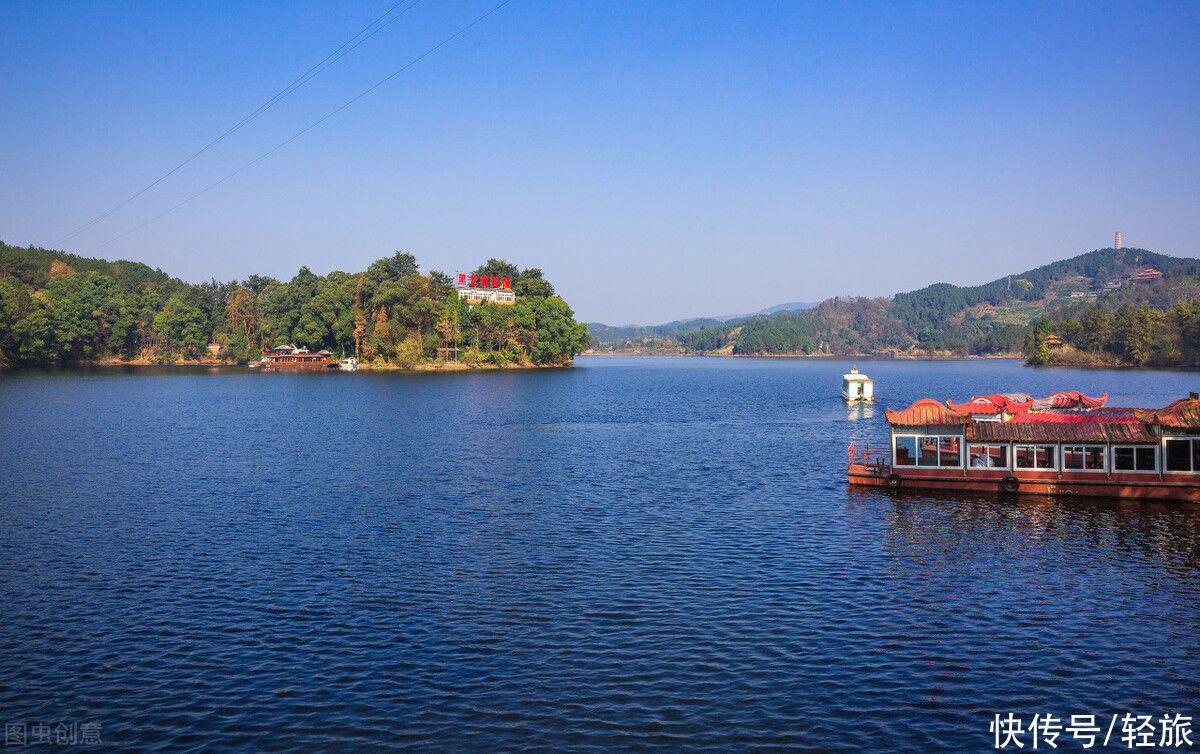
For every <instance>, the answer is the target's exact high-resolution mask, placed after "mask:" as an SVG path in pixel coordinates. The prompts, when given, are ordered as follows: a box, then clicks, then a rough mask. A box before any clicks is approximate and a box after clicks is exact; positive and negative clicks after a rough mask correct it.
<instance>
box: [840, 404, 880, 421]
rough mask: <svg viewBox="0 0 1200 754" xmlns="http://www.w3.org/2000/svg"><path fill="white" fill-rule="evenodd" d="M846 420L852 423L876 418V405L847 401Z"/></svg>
mask: <svg viewBox="0 0 1200 754" xmlns="http://www.w3.org/2000/svg"><path fill="white" fill-rule="evenodd" d="M846 418H847V419H849V420H850V421H858V420H860V419H874V418H875V404H874V403H869V402H867V401H847V402H846Z"/></svg>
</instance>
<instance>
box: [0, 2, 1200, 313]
mask: <svg viewBox="0 0 1200 754" xmlns="http://www.w3.org/2000/svg"><path fill="white" fill-rule="evenodd" d="M498 1H499V0H490V2H477V1H476V0H422V2H420V3H418V4H417V5H416V6H414V7H413V8H412V10H410V11H408V12H407V13H406V14H405V15H404V16H402V17H401V18H400V19H399V20H397V21H395V22H394V23H392V24H391V25H389V26H388V27H387V28H386V29H384V30H383V31H381V32H380V33H379V34H378V35H376V36H375V37H373V38H371V39H370V40H369V41H367V42H366V43H364V44H363V45H362V46H361V47H359V48H358V49H356V50H355V51H354V52H352V53H350V54H349V55H348V56H347V57H345V58H344V59H343V60H341V61H340V62H339V63H338V64H336V65H335V66H333V67H331V68H330V69H328V70H327V71H325V72H324V73H322V74H321V75H320V76H318V77H316V78H315V79H313V80H312V81H311V82H309V83H308V84H307V85H305V86H304V87H303V88H301V89H299V90H298V91H297V92H295V93H294V94H292V95H291V96H290V97H288V98H287V99H285V100H283V101H282V102H280V103H279V104H278V105H276V106H275V107H273V108H272V109H271V110H269V111H268V112H267V113H265V114H264V115H263V116H261V117H259V118H258V119H256V120H255V121H253V122H252V123H251V124H249V125H248V126H246V127H244V128H243V129H241V130H240V131H238V132H237V133H236V134H234V135H233V136H231V137H230V138H228V139H227V140H226V141H225V142H223V143H221V144H219V145H218V146H217V147H215V148H213V149H212V150H210V151H209V152H207V153H206V154H204V155H202V156H201V157H200V158H198V159H197V160H196V161H195V162H194V163H192V164H190V165H188V166H187V167H185V168H184V169H182V170H180V171H179V172H178V173H176V174H175V175H173V176H171V177H170V178H169V179H167V180H166V181H164V182H163V183H161V184H160V185H158V186H157V187H155V189H153V190H152V191H150V192H147V193H146V194H145V195H144V196H142V197H139V199H138V200H136V201H134V202H132V203H130V204H129V205H128V206H126V207H124V208H122V209H121V210H120V211H118V212H116V213H114V214H113V215H112V216H111V217H108V218H106V219H105V220H104V221H103V222H100V223H98V224H96V225H95V226H94V227H92V228H90V229H88V230H87V231H85V232H83V233H80V234H79V235H77V236H76V237H74V238H72V239H71V240H70V241H68V242H64V243H60V244H58V246H61V247H63V248H66V249H67V250H69V251H73V252H75V253H79V254H84V255H94V256H103V257H107V258H126V259H134V260H138V261H143V262H146V263H148V264H150V265H153V266H157V267H162V268H163V269H164V270H166V271H168V272H170V273H172V274H175V275H178V276H180V277H182V278H184V279H186V280H192V281H199V280H205V279H208V278H210V277H216V278H218V279H230V278H244V277H245V276H247V275H249V274H252V273H259V274H270V275H274V276H277V277H283V278H289V277H291V276H292V275H293V274H294V273H295V271H296V269H297V268H299V266H301V265H307V266H309V267H310V268H311V269H312V270H314V271H315V272H320V273H324V272H328V271H330V270H333V269H343V270H358V269H362V268H363V267H364V266H365V265H366V264H368V263H369V262H370V261H371V260H373V259H375V258H378V257H381V256H384V255H388V254H390V253H391V252H392V251H394V250H397V249H400V250H405V251H411V252H412V253H414V254H416V256H417V258H418V260H419V261H420V262H421V264H422V267H423V268H424V269H430V268H432V269H441V270H444V271H447V272H455V271H457V270H468V269H470V268H472V267H474V266H475V265H476V264H477V263H478V262H480V261H482V260H485V259H487V258H489V257H493V256H496V257H503V258H507V259H509V260H510V261H513V262H515V263H517V264H519V265H521V266H527V267H531V266H536V267H541V268H542V269H543V270H545V271H546V273H547V275H548V277H549V278H550V279H551V280H552V281H553V282H554V283H555V285H556V286H557V288H558V289H559V291H560V292H561V293H562V294H563V296H564V297H565V298H566V299H567V300H568V301H569V302H570V303H571V304H572V305H573V306H574V308H575V310H576V312H577V314H578V315H579V316H580V317H582V318H585V319H588V320H599V321H604V322H608V323H612V324H626V323H654V322H661V321H666V320H671V319H676V318H681V317H689V316H699V315H705V314H733V313H739V312H745V311H752V310H756V309H758V308H761V307H763V306H768V305H771V304H776V303H780V302H783V301H795V300H819V299H821V298H824V297H827V296H832V295H845V294H863V295H886V294H890V293H893V292H895V291H898V290H907V289H911V288H915V287H919V286H922V285H925V284H928V283H931V282H936V281H947V282H955V283H978V282H983V281H985V280H990V279H994V278H996V277H999V276H1001V275H1003V274H1006V273H1009V272H1016V271H1020V270H1023V269H1026V268H1029V267H1033V266H1036V265H1039V264H1043V263H1045V262H1048V261H1052V260H1054V259H1058V258H1063V257H1066V256H1071V255H1074V254H1077V253H1081V252H1084V251H1089V250H1091V249H1094V248H1100V247H1103V246H1108V245H1110V244H1111V242H1112V240H1111V239H1112V232H1113V230H1115V229H1117V228H1121V229H1122V230H1123V231H1124V237H1125V243H1126V245H1127V246H1133V245H1136V246H1141V247H1145V248H1149V249H1152V250H1155V251H1160V252H1163V253H1167V254H1173V255H1179V256H1200V138H1197V137H1200V3H1180V4H1169V3H1045V4H1022V3H994V4H989V3H941V2H938V3H839V4H828V5H826V4H820V5H817V4H813V5H807V4H800V3H753V2H752V3H745V2H720V1H705V2H701V1H699V0H697V1H695V2H656V3H644V4H643V3H628V2H613V1H610V2H598V1H592V0H581V1H580V2H569V3H562V2H550V1H549V0H513V1H512V2H511V3H509V4H508V5H506V6H505V7H504V8H503V9H501V10H500V11H499V12H498V13H496V14H495V15H494V16H492V17H490V18H488V19H487V20H486V21H485V22H483V23H482V24H480V25H479V26H477V27H475V28H473V29H472V30H470V31H469V32H468V33H466V34H465V35H463V36H462V37H460V38H458V39H457V40H455V41H454V42H453V43H451V44H449V45H447V46H446V47H444V48H443V49H441V50H440V51H439V52H437V53H436V54H434V55H432V56H430V57H428V58H427V59H425V60H423V61H422V62H420V63H419V64H417V65H416V66H414V67H413V68H412V69H410V70H408V71H407V72H405V73H403V74H401V75H400V76H397V77H396V78H395V79H393V80H392V81H390V82H389V83H388V84H386V85H384V86H382V87H380V88H379V89H378V90H376V91H375V92H373V93H372V94H371V95H369V96H367V97H365V98H363V99H362V100H360V101H359V102H357V103H356V104H355V105H353V106H352V107H350V108H348V109H346V110H345V111H343V112H341V113H340V114H338V115H336V116H335V117H333V118H331V119H329V120H328V121H326V122H325V123H323V124H322V125H320V126H318V127H317V128H315V129H313V130H312V131H310V132H309V133H307V134H305V135H304V136H302V137H300V138H299V139H297V140H296V141H294V142H292V143H291V144H289V145H288V146H286V147H284V148H283V149H280V150H279V151H278V152H276V153H274V154H273V155H271V156H270V157H268V158H267V159H265V160H263V161H262V162H261V163H259V164H257V165H255V166H253V167H251V168H250V169H248V170H246V171H245V172H243V173H241V174H240V175H238V176H237V177H235V178H234V179H232V180H230V181H228V182H227V183H225V184H223V185H221V186H220V187H218V188H216V189H214V190H213V191H211V192H209V193H207V194H205V195H203V196H201V197H200V198H198V199H196V200H194V201H192V202H190V203H188V204H187V205H185V206H184V207H182V208H180V209H178V210H176V211H175V212H172V213H171V214H169V215H167V216H165V217H163V218H161V219H157V220H155V221H154V222H152V223H150V224H148V225H146V226H145V227H142V228H140V229H138V230H136V231H134V232H132V233H129V232H128V231H130V230H131V229H132V228H135V227H137V226H139V225H141V224H142V223H145V222H146V220H148V219H150V218H152V217H154V216H156V215H157V214H159V213H161V212H162V211H163V210H165V209H167V208H169V207H171V206H173V205H175V204H176V203H178V202H179V201H180V200H182V199H184V198H186V197H188V196H190V195H192V194H193V193H195V192H196V191H198V190H199V189H201V188H203V187H205V186H207V185H208V184H210V183H212V182H213V181H215V180H217V179H218V178H221V177H222V176H224V175H226V174H228V173H229V172H230V171H232V170H234V169H236V168H238V167H240V166H242V165H243V164H245V163H246V162H249V161H250V160H252V159H254V158H255V157H257V156H259V155H260V154H262V153H263V152H265V151H266V150H268V149H270V148H271V147H273V146H275V145H276V144H278V143H279V142H280V141H281V140H283V139H285V138H287V137H288V136H291V135H292V134H293V133H295V132H296V131H297V130H299V129H301V128H303V127H304V126H306V125H308V124H309V123H311V122H313V121H315V120H316V119H318V118H320V117H321V116H323V115H325V114H326V113H327V112H329V111H330V110H332V109H333V108H335V107H337V106H338V105H340V104H342V103H343V102H344V101H345V100H347V99H349V98H350V97H351V96H353V95H355V94H357V93H358V92H360V91H362V90H363V89H366V88H367V87H368V86H370V85H372V84H374V83H375V82H376V81H378V80H379V79H381V78H383V77H384V76H386V75H388V74H389V73H391V72H393V71H394V70H396V69H397V68H399V67H400V66H401V65H403V64H404V63H406V62H407V61H409V60H410V59H412V58H413V57H415V56H417V55H419V54H421V53H422V52H424V51H425V50H427V49H428V48H429V47H431V46H432V45H434V44H436V43H437V42H439V41H440V40H442V39H443V38H445V37H446V36H448V35H450V34H452V33H453V32H454V31H456V30H457V29H458V28H460V27H461V26H463V25H464V24H466V23H468V22H469V21H471V20H472V19H474V18H476V17H477V16H479V15H480V14H482V13H484V12H485V11H487V10H488V9H489V8H491V7H492V6H493V5H495V4H496V2H498ZM392 4H393V0H377V1H373V2H332V1H331V2H302V3H284V2H278V3H275V2H260V3H233V2H212V3H196V4H183V3H161V2H121V3H94V4H83V3H65V2H49V1H45V0H42V1H38V2H24V1H23V0H16V1H14V0H9V2H6V3H4V4H0V45H2V47H3V49H4V50H5V55H4V57H3V59H2V60H0V106H2V107H3V111H4V116H3V117H2V118H0V239H3V240H4V241H7V242H8V243H14V244H20V245H25V244H30V243H32V244H36V245H43V246H47V245H52V244H53V242H54V241H56V240H59V239H61V238H62V237H63V236H66V235H67V234H68V233H69V232H71V231H72V230H74V229H75V228H77V227H79V226H80V225H82V224H84V223H86V222H88V221H89V220H91V219H92V218H94V217H96V216H97V215H99V214H101V213H102V212H104V211H106V210H108V209H109V208H111V207H112V206H113V205H115V204H116V203H117V202H119V201H121V200H122V199H124V198H125V197H127V196H128V195H129V194H131V193H133V192H134V191H136V190H138V189H140V188H141V187H143V186H144V185H146V184H147V183H149V182H150V181H151V180H153V179H155V178H156V177H158V176H159V175H161V174H162V173H163V172H165V171H166V170H168V169H169V168H171V167H172V166H174V165H175V164H176V163H178V162H179V161H180V160H182V159H183V158H184V157H186V156H187V155H189V154H191V153H192V152H194V151H195V150H196V149H198V148H200V147H201V146H203V145H204V144H205V143H206V142H207V141H208V140H210V139H212V138H213V137H214V136H216V135H217V134H219V133H221V132H222V131H223V130H224V129H225V128H227V127H228V126H230V125H232V124H233V123H235V122H237V121H238V120H239V119H240V118H241V117H242V116H243V115H245V114H246V113H248V112H250V111H251V110H253V109H254V108H255V107H257V106H258V105H259V104H260V103H262V102H263V101H265V100H266V99H267V98H269V97H270V96H271V95H272V94H274V93H275V92H276V91H278V90H279V89H280V88H282V87H283V86H284V85H286V84H287V83H288V82H289V81H291V80H292V79H294V78H295V77H296V76H298V75H299V74H301V73H302V72H303V71H304V70H306V69H307V68H308V67H309V66H311V65H313V64H314V63H316V62H318V61H319V60H321V59H322V58H323V57H324V56H325V55H326V54H328V53H329V52H330V51H332V50H333V49H334V48H336V47H338V46H339V45H340V44H341V43H342V42H344V41H345V40H346V39H348V38H350V37H351V36H352V35H353V34H354V33H355V32H357V31H358V30H359V29H361V28H362V27H363V26H365V25H366V24H367V23H368V22H370V21H371V20H372V19H373V18H375V17H376V16H378V15H380V14H381V13H383V12H384V11H385V10H386V9H387V8H389V7H390V6H391V5H392ZM118 236H119V238H118Z"/></svg>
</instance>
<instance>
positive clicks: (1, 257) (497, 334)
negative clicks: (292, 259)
mask: <svg viewBox="0 0 1200 754" xmlns="http://www.w3.org/2000/svg"><path fill="white" fill-rule="evenodd" d="M473 274H474V275H478V276H483V275H487V276H489V277H495V278H497V279H499V278H508V279H509V280H510V281H511V285H512V291H513V293H514V294H515V296H516V298H515V301H514V302H513V303H512V304H511V305H500V304H496V303H491V302H483V303H475V304H468V302H467V301H465V300H462V299H460V298H459V296H458V293H457V291H456V289H455V287H454V284H453V281H452V280H451V278H450V277H449V276H448V275H446V274H444V273H441V272H438V271H431V272H429V273H427V274H422V273H421V272H419V270H418V267H417V260H416V258H415V257H414V256H413V255H412V254H409V253H402V252H396V253H395V254H394V255H393V256H391V257H388V258H385V259H380V260H378V261H376V262H374V263H372V264H371V265H370V266H369V267H368V268H367V269H366V270H365V271H363V272H357V273H348V272H337V271H335V272H330V273H329V274H328V275H323V276H322V275H316V274H314V273H313V272H311V271H310V270H309V269H308V268H307V267H302V268H301V269H300V271H299V272H297V273H296V275H295V277H293V278H292V279H291V280H289V281H286V282H284V281H279V280H276V279H274V278H271V277H267V276H262V275H251V276H250V277H248V278H246V279H245V280H243V281H236V280H235V281H230V282H227V283H222V282H217V281H216V280H212V281H210V282H208V283H200V284H198V285H197V284H192V283H186V282H184V281H182V280H179V279H177V278H172V277H170V276H169V275H167V274H166V273H164V272H163V271H162V270H157V269H152V268H151V267H149V266H147V265H145V264H141V263H139V262H129V261H114V262H109V261H105V260H103V259H91V258H86V257H80V256H76V255H74V254H68V253H65V252H61V251H50V250H47V249H41V248H37V247H32V246H31V247H27V248H20V247H16V246H10V245H8V244H5V243H2V242H0V365H52V364H81V363H110V362H111V363H137V364H174V363H192V362H198V361H200V360H202V359H208V360H210V361H219V362H224V363H246V362H249V361H255V360H257V359H259V358H260V357H261V356H262V354H263V353H264V352H266V351H270V350H271V349H272V348H274V347H275V346H277V345H279V344H282V343H292V344H295V345H297V346H300V347H304V348H309V349H311V350H313V351H316V350H318V349H325V350H328V351H329V352H331V353H332V354H335V355H338V356H355V357H356V358H359V359H361V360H362V361H363V362H364V364H367V365H374V366H381V367H398V368H405V369H408V368H419V367H421V366H422V365H430V364H433V363H435V362H442V361H445V360H446V359H447V355H448V354H453V356H450V357H449V358H452V359H453V360H454V361H455V362H456V363H457V364H461V365H464V366H466V367H488V366H491V367H500V366H557V365H566V364H570V363H571V361H572V359H573V358H574V356H575V355H576V354H578V353H579V352H580V351H582V350H583V349H584V348H585V347H586V346H587V343H588V334H587V327H586V325H584V324H582V323H580V322H576V321H575V318H574V317H575V315H574V312H572V311H571V308H570V307H569V306H568V305H567V303H566V302H565V301H563V300H562V299H561V298H559V297H558V296H556V295H555V294H554V287H553V286H552V285H551V284H550V282H549V281H547V280H546V279H545V278H544V276H543V274H542V271H541V270H539V269H536V268H530V269H523V270H522V269H518V268H517V267H516V266H515V265H512V264H510V263H508V262H505V261H502V260H498V259H490V260H488V262H487V263H486V264H483V265H481V266H480V267H478V268H477V269H476V270H475V271H474V273H473ZM210 344H211V346H212V347H210ZM439 349H441V350H440V351H439Z"/></svg>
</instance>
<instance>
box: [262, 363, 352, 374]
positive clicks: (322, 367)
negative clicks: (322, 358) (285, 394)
mask: <svg viewBox="0 0 1200 754" xmlns="http://www.w3.org/2000/svg"><path fill="white" fill-rule="evenodd" d="M336 366H337V364H334V363H329V364H260V365H259V367H258V368H259V369H260V370H262V371H264V372H321V371H326V370H329V369H332V368H333V367H336Z"/></svg>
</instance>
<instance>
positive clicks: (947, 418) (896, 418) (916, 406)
mask: <svg viewBox="0 0 1200 754" xmlns="http://www.w3.org/2000/svg"><path fill="white" fill-rule="evenodd" d="M887 420H888V424H902V425H904V426H906V427H919V426H935V425H936V426H946V425H953V424H966V423H967V422H969V421H970V420H971V417H970V416H968V415H967V414H964V413H963V412H961V411H955V410H953V409H951V408H949V407H947V406H945V405H944V404H942V403H941V402H940V401H935V400H934V399H932V398H922V399H921V400H919V401H917V402H915V403H913V404H912V405H911V406H909V407H908V408H906V409H904V410H903V411H893V410H891V409H890V408H889V409H888V410H887Z"/></svg>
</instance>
